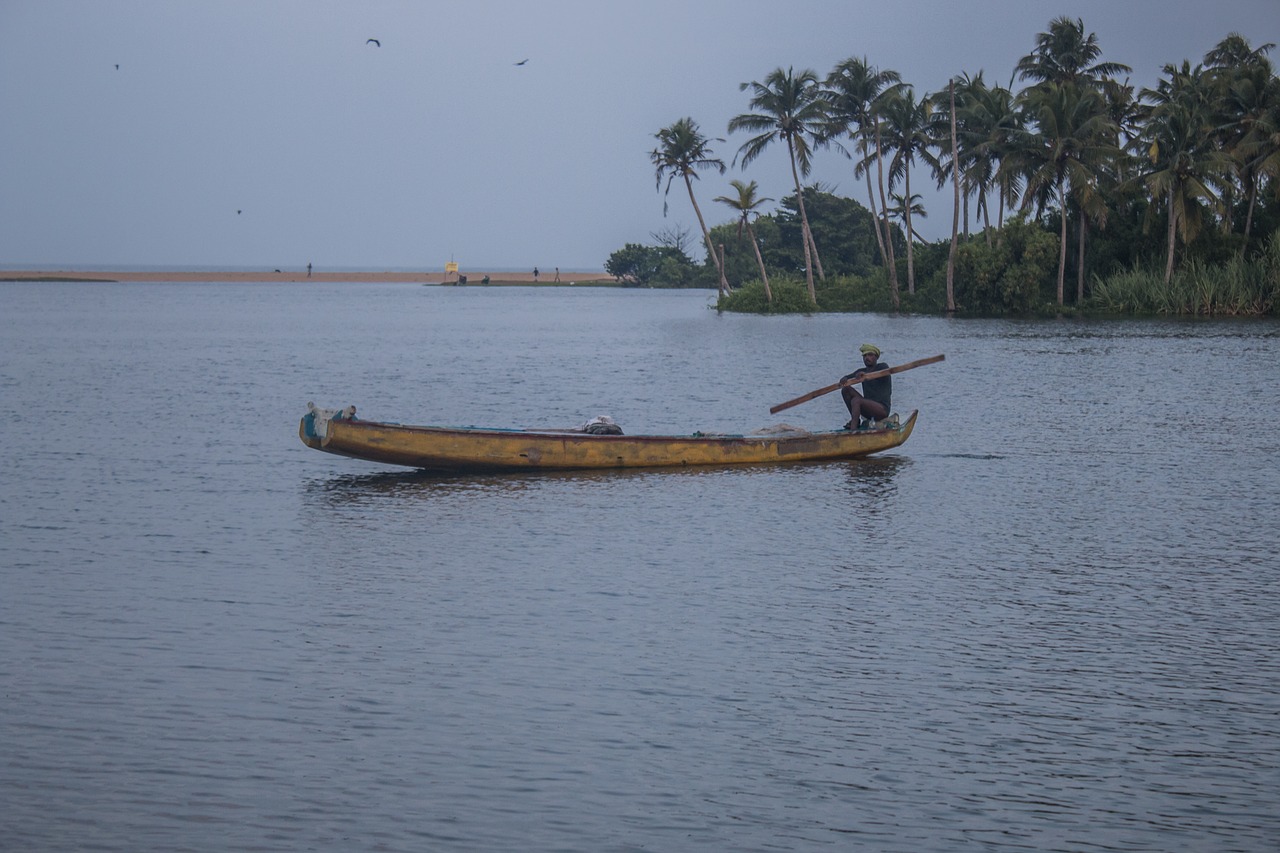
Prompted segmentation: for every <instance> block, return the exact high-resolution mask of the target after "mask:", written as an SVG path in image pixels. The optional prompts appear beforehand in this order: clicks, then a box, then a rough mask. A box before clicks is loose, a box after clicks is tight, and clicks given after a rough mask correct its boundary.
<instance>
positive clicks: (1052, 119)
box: [606, 17, 1280, 311]
mask: <svg viewBox="0 0 1280 853" xmlns="http://www.w3.org/2000/svg"><path fill="white" fill-rule="evenodd" d="M1273 48H1274V45H1273V44H1264V45H1260V46H1257V47H1254V46H1252V45H1251V44H1250V43H1249V41H1248V40H1247V39H1246V38H1245V37H1244V36H1242V35H1240V34H1237V33H1232V34H1230V35H1228V36H1227V37H1226V38H1224V39H1222V40H1221V41H1220V42H1218V43H1217V44H1216V45H1215V46H1214V47H1213V48H1212V49H1211V50H1210V51H1209V52H1208V53H1207V54H1205V56H1204V58H1203V61H1201V62H1199V63H1197V64H1195V65H1192V64H1191V63H1190V61H1183V62H1182V63H1181V64H1169V65H1165V66H1164V68H1163V69H1162V73H1161V76H1160V78H1159V80H1158V82H1157V83H1156V85H1155V87H1154V88H1143V89H1141V90H1137V89H1136V88H1135V87H1134V86H1133V85H1131V84H1130V83H1129V81H1128V77H1127V76H1125V75H1128V74H1129V73H1130V71H1131V69H1130V68H1129V67H1128V66H1125V65H1123V64H1120V63H1118V62H1110V61H1104V60H1103V56H1102V49H1101V47H1100V45H1099V44H1098V40H1097V37H1096V35H1095V34H1093V33H1089V32H1087V31H1086V29H1085V26H1084V22H1083V21H1082V20H1080V19H1072V18H1068V17H1060V18H1056V19H1054V20H1052V21H1050V23H1049V26H1048V29H1047V31H1046V32H1042V33H1039V34H1037V35H1036V38H1035V43H1034V46H1033V48H1032V50H1031V51H1030V52H1029V53H1028V54H1026V55H1025V56H1023V57H1022V58H1021V59H1020V60H1019V62H1018V63H1017V66H1016V68H1015V70H1014V75H1013V78H1012V79H1011V83H1010V86H1009V87H1005V86H1002V85H999V84H998V83H989V82H988V81H987V80H985V79H984V76H983V74H982V73H981V72H978V73H976V74H969V73H962V74H959V75H957V76H956V77H954V78H953V79H951V80H950V81H948V83H947V86H946V88H945V89H943V90H941V91H938V92H932V93H925V94H921V95H917V94H916V90H915V87H914V86H912V85H911V84H910V83H907V82H904V81H903V80H902V79H901V75H899V74H898V73H897V72H895V71H892V70H889V69H881V68H878V67H876V66H875V65H873V64H871V63H870V61H869V60H867V59H866V58H865V57H863V58H850V59H846V60H845V61H843V62H841V63H839V64H838V65H836V67H835V68H833V69H832V70H831V72H830V73H829V74H827V75H826V76H825V77H819V76H818V74H817V73H816V72H814V71H812V70H802V71H796V70H795V69H794V68H787V69H785V70H784V69H782V68H777V69H775V70H774V71H772V72H770V73H769V74H768V75H767V76H765V77H764V78H763V79H762V80H760V81H756V82H749V83H743V84H742V85H741V87H740V90H741V91H743V92H747V93H748V95H749V100H748V110H747V111H746V112H743V113H742V114H740V115H737V116H735V117H733V118H732V119H731V120H730V121H729V123H728V128H727V130H728V132H729V134H731V135H732V134H747V136H748V138H747V139H746V140H745V141H744V142H742V144H741V145H740V146H739V148H738V150H737V152H736V154H735V155H734V157H733V160H732V165H733V166H735V167H740V168H742V169H744V170H745V169H747V168H748V167H750V166H751V164H752V163H753V162H754V161H756V160H757V158H758V157H759V156H760V155H761V154H763V153H764V152H765V151H767V150H769V149H770V148H772V147H775V146H779V147H781V148H784V149H785V150H786V153H787V163H788V166H789V169H790V178H791V184H792V186H793V187H794V193H793V194H792V195H790V196H788V197H787V198H784V199H782V200H781V202H779V208H778V210H777V211H776V212H774V213H765V212H764V211H763V207H764V205H765V204H766V203H768V202H771V201H773V199H767V198H762V197H760V195H759V189H758V184H757V182H755V181H740V180H733V181H731V182H730V184H729V186H730V187H731V189H732V192H728V193H726V194H724V195H720V196H716V197H715V198H714V201H715V202H717V203H720V204H722V205H725V206H727V207H728V208H730V209H731V210H732V211H733V212H734V217H735V218H734V221H733V222H731V223H729V224H728V225H720V226H715V227H708V225H707V223H706V220H705V217H704V215H703V212H702V208H701V207H700V205H699V204H698V199H697V195H696V194H695V191H694V186H695V184H694V182H695V181H696V180H698V179H699V177H700V173H702V172H706V171H708V170H710V171H713V172H717V173H719V174H724V173H725V172H726V171H727V169H728V168H729V165H728V164H726V163H725V161H724V160H723V159H722V158H721V157H719V156H717V155H716V152H714V151H713V148H712V145H713V142H714V141H716V140H712V139H711V138H709V137H708V136H707V135H706V134H704V133H703V132H702V130H701V129H700V127H699V126H698V124H697V122H696V121H694V120H693V119H692V118H691V117H686V118H681V119H679V120H677V121H676V122H674V123H673V124H671V125H670V126H668V127H664V128H662V129H661V130H659V131H658V132H657V133H656V134H655V139H656V140H657V145H656V146H655V147H654V149H653V150H652V152H651V153H650V160H651V162H652V164H653V165H654V167H655V170H656V176H657V185H658V189H659V190H660V191H663V193H664V213H665V211H666V206H665V198H666V196H667V195H669V193H670V190H671V188H672V186H673V184H674V183H675V182H676V181H677V180H679V182H680V183H681V184H682V185H683V187H684V189H685V191H686V192H687V194H688V197H689V200H690V202H691V204H692V205H693V209H694V212H695V214H696V217H697V221H698V227H699V231H700V235H701V238H702V243H703V244H704V245H705V247H706V252H707V256H706V262H705V263H704V264H703V265H702V266H701V267H700V268H699V267H697V265H695V264H693V262H692V261H690V260H689V256H688V252H687V249H688V248H689V246H688V239H687V237H688V235H687V234H686V233H682V232H680V231H678V230H677V231H675V232H667V233H666V234H665V235H654V236H656V237H659V241H658V242H659V245H658V246H644V245H638V244H629V245H628V246H627V247H625V248H624V249H623V250H620V251H619V252H615V253H614V255H613V256H611V257H610V259H609V262H608V263H607V264H606V270H607V271H609V272H610V273H611V274H613V275H615V276H617V277H619V278H620V279H626V280H630V281H633V282H635V283H652V282H654V281H663V280H665V283H668V284H680V283H684V284H692V283H697V284H698V285H700V286H706V285H707V284H708V282H707V279H708V278H711V279H712V280H713V281H714V286H715V287H717V288H718V289H719V292H720V294H721V301H722V303H724V302H725V301H726V300H727V299H729V298H730V295H731V292H733V291H734V287H735V286H741V285H742V284H745V283H746V282H747V281H751V288H758V289H759V290H760V292H761V293H762V294H763V297H764V301H765V304H766V305H772V304H773V303H774V296H775V294H774V292H773V291H774V289H775V288H774V287H772V286H771V284H770V273H771V272H772V273H773V274H774V276H775V279H778V278H781V279H783V280H785V281H791V280H792V279H798V278H799V276H800V275H803V279H804V294H805V296H806V298H807V302H808V307H809V308H810V309H812V308H816V307H818V304H819V298H818V293H819V289H820V287H822V286H823V285H822V283H824V282H826V279H827V276H828V272H829V271H830V272H832V273H833V274H834V275H836V276H845V277H848V276H861V277H862V279H861V281H860V283H861V284H862V285H864V286H865V287H866V288H868V289H875V288H882V289H883V290H884V291H885V293H886V295H887V299H888V302H889V304H890V305H891V306H892V308H894V309H898V308H900V307H902V304H903V301H904V299H905V300H907V301H908V302H909V303H911V304H912V305H914V306H915V307H919V305H920V303H921V300H920V299H918V298H917V295H916V294H917V285H918V283H921V282H922V281H923V282H924V283H925V286H926V288H927V289H929V290H930V293H931V294H933V296H932V297H931V298H932V299H933V301H935V302H940V303H942V304H941V305H940V306H939V307H941V308H944V309H945V310H948V311H954V310H957V302H956V296H957V284H958V286H959V288H960V295H961V296H962V297H963V298H962V301H963V302H964V303H966V304H965V305H962V306H960V307H961V309H962V310H963V309H964V308H980V309H982V310H989V309H992V308H1004V309H1020V308H1025V307H1027V306H1028V304H1029V303H1034V302H1035V301H1036V300H1037V299H1038V298H1039V297H1038V293H1039V291H1040V289H1041V288H1042V287H1045V286H1046V285H1047V282H1046V281H1044V278H1045V274H1046V273H1048V272H1049V271H1048V270H1046V269H1045V266H1046V265H1047V264H1051V265H1052V271H1051V273H1049V276H1050V280H1051V282H1052V285H1053V288H1052V291H1051V294H1052V295H1051V296H1050V297H1049V298H1051V299H1055V300H1056V304H1057V305H1058V306H1063V305H1065V304H1066V293H1067V288H1066V282H1067V272H1068V270H1069V269H1073V271H1074V279H1075V281H1074V285H1075V287H1074V290H1075V294H1074V302H1075V304H1077V305H1080V304H1083V303H1084V302H1085V299H1086V284H1090V285H1091V286H1090V289H1091V290H1092V291H1093V292H1092V293H1091V294H1090V295H1091V296H1094V297H1097V296H1098V294H1099V292H1100V291H1107V290H1108V288H1107V287H1105V286H1103V285H1104V283H1105V282H1107V281H1109V280H1110V278H1111V277H1114V276H1123V275H1130V276H1132V275H1134V274H1137V272H1138V271H1139V270H1142V269H1146V270H1147V272H1146V273H1144V275H1145V277H1144V278H1143V282H1144V284H1143V286H1144V287H1145V288H1146V289H1148V290H1152V289H1159V288H1161V287H1162V288H1165V289H1168V288H1171V287H1174V286H1175V284H1176V282H1175V274H1179V275H1185V274H1186V273H1187V272H1188V271H1192V272H1194V271H1196V270H1200V271H1201V272H1202V271H1203V268H1204V266H1205V265H1206V264H1208V265H1214V264H1216V265H1219V266H1223V265H1227V264H1231V263H1239V262H1244V263H1248V262H1251V260H1252V259H1254V258H1257V257H1262V256H1268V257H1269V256H1270V255H1275V256H1276V257H1277V258H1280V234H1277V230H1278V229H1280V79H1278V78H1277V76H1276V73H1275V70H1274V68H1273V65H1272V63H1271V61H1270V59H1269V58H1268V54H1269V52H1270V51H1271V50H1272V49H1273ZM1013 79H1016V80H1020V81H1023V82H1024V83H1025V85H1024V86H1023V87H1022V88H1021V89H1019V90H1016V91H1015V90H1014V89H1013V88H1012V86H1013ZM825 151H833V152H836V153H838V154H839V155H842V156H844V157H847V158H848V159H849V160H850V161H851V166H852V174H853V176H854V178H855V179H856V180H857V181H858V182H859V183H862V184H864V186H865V195H864V196H863V198H861V199H858V200H855V199H852V198H844V199H842V198H840V197H837V196H834V195H833V194H832V193H830V192H828V191H827V190H826V188H824V187H822V186H820V185H809V186H806V185H805V183H804V180H803V179H805V178H807V177H808V176H809V174H810V172H811V170H812V166H813V161H814V158H815V156H818V154H819V152H825ZM664 182H665V189H664ZM913 182H914V184H913ZM922 182H933V184H934V185H935V186H936V187H938V188H939V189H948V190H950V191H951V192H950V193H949V195H951V197H952V199H953V203H952V210H950V211H947V214H949V215H950V219H951V223H952V227H951V234H952V236H951V239H950V240H949V241H938V242H937V243H933V244H930V243H927V242H926V241H923V240H921V239H920V238H919V236H918V234H917V233H916V228H915V222H916V221H918V220H919V219H920V218H921V217H924V216H927V215H928V214H927V211H926V210H925V208H924V206H923V205H922V204H921V202H920V195H919V194H918V193H917V192H914V191H913V187H914V188H915V189H918V188H919V186H920V184H921V183H922ZM863 201H865V205H864V204H863V203H862V202H863ZM971 224H977V225H978V226H979V227H978V228H977V234H976V235H975V234H971V233H970V230H971ZM1055 235H1056V241H1053V237H1054V236H1055ZM1046 236H1048V237H1049V240H1050V242H1056V245H1055V246H1054V247H1053V248H1054V249H1055V250H1056V251H1054V252H1053V253H1052V256H1047V254H1048V253H1047V252H1046V249H1047V247H1048V245H1049V243H1047V242H1046V240H1045V237H1046ZM1273 244H1274V245H1273ZM1072 245H1074V249H1075V251H1074V253H1072V254H1069V248H1070V247H1071V246H1072ZM747 246H749V247H750V248H749V249H747V248H745V247H747ZM833 259H835V260H836V262H835V263H834V264H831V263H830V262H831V261H832V260H833ZM824 261H827V262H828V263H824ZM1157 262H1158V263H1159V265H1160V266H1159V268H1158V272H1157V274H1156V275H1153V274H1151V270H1153V269H1156V267H1155V264H1156V263H1157ZM828 266H831V267H832V269H831V270H829V269H828ZM1276 266H1277V270H1280V264H1277V265H1276ZM1011 270H1012V271H1011ZM1157 275H1158V279H1157ZM957 277H959V282H957ZM1262 278H1263V281H1261V283H1260V284H1259V285H1258V286H1259V287H1261V288H1262V289H1263V290H1264V291H1266V292H1265V293H1263V294H1262V298H1263V301H1265V302H1267V306H1268V307H1267V309H1266V310H1273V309H1274V299H1275V297H1276V296H1277V295H1280V283H1277V282H1276V281H1270V282H1268V281H1266V278H1267V276H1266V274H1265V273H1264V275H1263V277H1262ZM1028 279H1035V280H1031V281H1028ZM843 285H844V286H845V288H846V289H848V287H849V286H850V284H849V282H847V281H846V282H844V283H843ZM904 285H905V293H904ZM983 287H986V288H987V291H988V292H983V290H982V289H983ZM992 288H994V290H992ZM1268 288H1270V289H1269V290H1268ZM855 289H856V287H855ZM1112 290H1113V291H1114V290H1115V289H1114V288H1112ZM1255 296H1256V295H1255ZM925 301H928V300H925ZM1254 303H1255V304H1256V303H1257V299H1256V298H1255V299H1254Z"/></svg>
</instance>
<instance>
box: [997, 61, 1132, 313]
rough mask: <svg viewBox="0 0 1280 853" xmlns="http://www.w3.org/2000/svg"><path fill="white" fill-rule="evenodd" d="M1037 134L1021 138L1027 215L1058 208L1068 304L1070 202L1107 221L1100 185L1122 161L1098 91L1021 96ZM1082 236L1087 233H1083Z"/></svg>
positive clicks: (1064, 87) (1056, 88)
mask: <svg viewBox="0 0 1280 853" xmlns="http://www.w3.org/2000/svg"><path fill="white" fill-rule="evenodd" d="M1022 96H1023V99H1024V102H1025V103H1026V107H1027V110H1028V113H1029V115H1030V116H1031V118H1032V119H1033V121H1034V123H1035V128H1036V129H1035V131H1034V132H1032V131H1024V132H1023V133H1022V134H1021V139H1022V143H1023V144H1022V145H1021V146H1020V147H1021V151H1020V153H1019V156H1020V157H1021V160H1022V163H1023V165H1024V167H1025V168H1026V169H1027V187H1026V191H1025V193H1024V194H1023V200H1022V207H1023V209H1024V210H1025V209H1026V208H1027V207H1029V206H1030V205H1031V203H1032V202H1035V203H1037V204H1038V205H1039V206H1040V207H1041V209H1043V207H1044V206H1045V204H1046V203H1047V202H1048V201H1049V200H1050V199H1054V200H1056V201H1057V203H1058V210H1059V214H1060V216H1061V218H1062V222H1061V226H1060V233H1059V244H1058V304H1059V305H1062V304H1064V302H1063V282H1064V279H1065V276H1066V265H1067V219H1068V213H1069V210H1068V207H1067V199H1068V197H1071V198H1072V199H1073V200H1075V201H1076V203H1077V205H1078V206H1080V209H1081V210H1088V211H1089V213H1090V214H1091V215H1093V216H1094V217H1095V219H1099V218H1105V210H1102V211H1099V209H1098V205H1100V204H1101V203H1102V200H1101V196H1100V194H1098V193H1097V191H1096V186H1097V181H1098V179H1099V175H1100V173H1101V172H1102V170H1103V169H1104V168H1105V166H1106V164H1107V162H1108V161H1109V160H1114V158H1115V157H1116V156H1118V150H1117V149H1116V146H1115V142H1114V140H1115V139H1116V134H1117V130H1116V127H1115V124H1114V123H1113V122H1112V121H1111V117H1110V116H1109V115H1108V113H1107V110H1106V102H1105V100H1104V99H1103V97H1102V96H1101V94H1099V92H1098V91H1097V90H1096V89H1092V88H1085V87H1082V86H1079V85H1072V84H1070V83H1042V84H1040V85H1038V86H1033V87H1031V88H1029V89H1026V90H1024V91H1023V93H1022ZM1082 233H1083V232H1082Z"/></svg>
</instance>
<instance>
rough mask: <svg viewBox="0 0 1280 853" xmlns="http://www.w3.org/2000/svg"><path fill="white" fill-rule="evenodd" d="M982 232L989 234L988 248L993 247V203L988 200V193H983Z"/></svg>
mask: <svg viewBox="0 0 1280 853" xmlns="http://www.w3.org/2000/svg"><path fill="white" fill-rule="evenodd" d="M981 205H982V233H983V234H986V235H987V248H988V249H990V248H991V203H990V202H989V201H988V200H987V194H986V193H985V192H984V193H983V194H982V200H981Z"/></svg>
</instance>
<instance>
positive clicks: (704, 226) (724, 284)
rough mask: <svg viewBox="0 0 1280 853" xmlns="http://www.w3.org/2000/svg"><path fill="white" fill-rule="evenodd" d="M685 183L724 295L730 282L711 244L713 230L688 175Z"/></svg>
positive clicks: (721, 293)
mask: <svg viewBox="0 0 1280 853" xmlns="http://www.w3.org/2000/svg"><path fill="white" fill-rule="evenodd" d="M684 185H685V187H686V188H687V189H688V190H689V201H690V202H692V203H693V212H694V213H696V214H698V225H699V226H700V227H701V228H702V239H703V240H705V241H706V243H707V256H708V257H709V258H711V262H712V263H713V264H715V265H716V272H717V273H719V275H720V286H719V293H720V295H721V296H723V295H724V294H726V293H728V292H729V282H728V281H726V280H725V277H724V264H722V263H720V256H719V255H717V254H716V247H715V246H713V245H711V232H710V231H708V230H707V223H706V222H705V221H704V220H703V219H702V208H700V207H698V200H697V199H696V198H694V197H693V181H691V180H689V176H688V175H685V176H684Z"/></svg>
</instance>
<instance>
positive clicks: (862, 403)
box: [840, 344, 893, 429]
mask: <svg viewBox="0 0 1280 853" xmlns="http://www.w3.org/2000/svg"><path fill="white" fill-rule="evenodd" d="M858 351H859V352H861V353H862V363H863V365H864V366H863V367H860V368H858V369H857V370H855V371H854V372H853V373H850V374H849V375H848V376H842V377H840V381H841V382H848V381H849V380H851V379H859V378H861V377H862V375H863V374H864V373H873V372H875V371H877V370H888V369H889V365H887V364H883V363H882V362H881V361H880V347H878V346H876V345H875V344H863V345H862V346H860V347H859V348H858ZM840 396H842V397H844V404H845V406H846V407H847V408H848V409H849V422H848V423H847V424H845V425H844V428H845V429H863V428H864V425H863V420H864V419H865V420H866V421H867V422H868V423H867V424H866V425H865V426H866V427H874V426H875V422H876V421H882V420H884V419H885V418H887V417H889V401H890V398H891V397H892V396H893V377H891V376H882V377H880V378H879V379H868V380H867V381H866V382H863V383H862V393H858V389H857V387H856V386H855V385H845V386H844V387H842V388H841V389H840Z"/></svg>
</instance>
